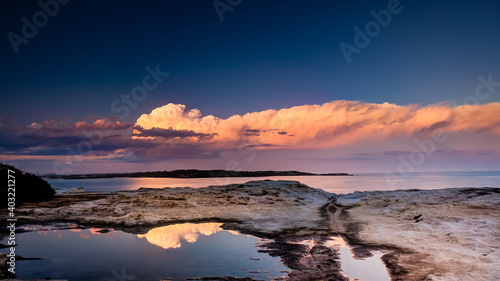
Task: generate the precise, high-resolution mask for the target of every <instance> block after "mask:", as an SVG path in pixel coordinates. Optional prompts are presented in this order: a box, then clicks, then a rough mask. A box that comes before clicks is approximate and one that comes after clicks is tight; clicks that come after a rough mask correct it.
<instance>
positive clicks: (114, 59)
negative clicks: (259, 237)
mask: <svg viewBox="0 0 500 281" xmlns="http://www.w3.org/2000/svg"><path fill="white" fill-rule="evenodd" d="M499 14H500V3H499V2H498V1H474V2H471V1H453V2H450V1H424V0H422V1H417V0H413V1H411V0H405V1H395V0H390V1H319V0H318V1H305V0H290V1H263V0H254V1H247V0H215V1H206V0H203V1H201V0H199V1H120V2H117V1H92V0H90V1H77V0H71V1H68V0H40V1H15V0H6V1H2V2H1V3H0V22H1V25H0V34H3V36H4V37H3V40H1V41H0V61H1V66H0V77H1V78H0V79H1V80H0V93H1V102H0V161H2V162H4V163H9V164H14V165H16V166H19V167H21V168H23V169H25V170H28V171H31V172H35V173H58V174H78V173H94V172H131V171H147V170H172V169H181V168H182V169H186V168H197V169H231V170H265V169H273V170H301V171H309V172H350V173H359V172H392V173H396V174H397V175H399V176H405V175H409V174H411V173H413V172H419V171H422V172H423V171H479V170H500V157H499V156H500V137H499V135H500V130H499V128H500V56H499V55H498V50H500V37H499V36H498V34H499V31H500V17H499V16H498V15H499Z"/></svg>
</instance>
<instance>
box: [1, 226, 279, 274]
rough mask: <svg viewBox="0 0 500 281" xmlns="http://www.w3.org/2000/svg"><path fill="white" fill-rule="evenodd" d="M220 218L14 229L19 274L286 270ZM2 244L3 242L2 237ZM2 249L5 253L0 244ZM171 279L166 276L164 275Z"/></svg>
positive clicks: (200, 272)
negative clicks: (142, 225) (134, 226)
mask: <svg viewBox="0 0 500 281" xmlns="http://www.w3.org/2000/svg"><path fill="white" fill-rule="evenodd" d="M221 225H222V224H220V223H202V224H190V223H187V224H178V225H170V226H164V227H158V228H154V229H151V230H150V231H148V232H147V233H146V234H139V235H135V234H130V233H125V232H122V231H118V230H109V229H99V228H90V229H78V228H73V229H62V230H61V229H52V228H50V227H49V228H47V227H43V228H42V227H41V228H39V229H33V227H32V226H31V227H30V228H27V229H30V230H32V231H30V232H25V233H18V234H17V237H16V238H17V239H16V240H17V242H18V244H19V245H18V246H17V254H18V255H20V256H23V257H27V258H42V260H22V261H17V264H16V273H17V274H18V276H19V277H20V278H22V279H41V278H46V277H51V278H53V279H69V280H76V281H80V280H85V281H92V280H99V281H104V280H110V281H111V280H115V281H116V280H144V281H148V280H154V281H157V280H164V279H167V280H183V279H184V278H186V277H204V276H205V277H206V276H220V275H228V276H237V277H253V278H255V279H259V280H271V279H272V278H273V277H278V276H284V275H286V274H285V273H283V271H284V270H285V271H286V270H288V268H287V267H285V266H284V265H283V264H282V263H281V262H280V261H279V258H275V257H271V256H269V255H267V254H266V253H259V252H257V249H256V247H255V246H256V244H257V243H260V242H262V240H261V239H258V238H256V237H253V236H248V235H238V233H237V232H233V231H232V232H229V231H226V230H223V229H222V228H221V227H220V226H221ZM2 243H4V244H7V241H6V240H5V239H4V241H2ZM1 252H6V249H2V250H1ZM168 278H171V279H168Z"/></svg>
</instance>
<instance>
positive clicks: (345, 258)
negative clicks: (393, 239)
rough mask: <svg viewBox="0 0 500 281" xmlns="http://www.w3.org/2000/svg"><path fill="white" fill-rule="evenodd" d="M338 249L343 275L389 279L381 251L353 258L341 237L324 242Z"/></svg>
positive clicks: (368, 278) (376, 279)
mask: <svg viewBox="0 0 500 281" xmlns="http://www.w3.org/2000/svg"><path fill="white" fill-rule="evenodd" d="M326 245H327V246H330V247H333V248H335V249H338V250H339V251H340V261H341V263H342V270H343V272H344V275H345V276H347V277H349V278H350V279H353V280H370V281H390V280H391V277H390V276H389V272H388V271H387V268H386V267H385V264H384V263H383V261H382V259H381V257H382V256H383V253H382V252H375V253H373V256H372V257H368V258H365V259H355V258H354V256H353V254H352V253H351V250H350V247H349V246H348V244H347V243H346V242H345V241H344V239H343V238H342V237H332V238H331V239H330V240H329V241H327V243H326Z"/></svg>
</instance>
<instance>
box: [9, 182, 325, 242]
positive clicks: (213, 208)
mask: <svg viewBox="0 0 500 281" xmlns="http://www.w3.org/2000/svg"><path fill="white" fill-rule="evenodd" d="M333 198H334V195H333V194H330V193H328V192H326V191H323V190H320V189H314V188H310V187H308V186H307V185H304V184H301V183H299V182H296V181H251V182H247V183H245V184H232V185H225V186H209V187H206V188H196V189H195V188H189V187H185V188H164V189H140V190H136V191H121V192H114V193H90V192H74V193H70V194H64V195H61V196H58V197H56V198H55V199H54V200H51V201H48V202H43V203H39V204H25V205H23V207H22V208H20V209H19V210H17V217H18V219H20V220H22V221H24V222H27V223H34V222H36V223H40V222H44V221H46V222H54V221H59V222H60V221H71V222H77V223H81V224H102V225H106V226H122V227H125V228H126V227H130V228H132V227H150V226H158V225H166V224H172V223H181V222H188V221H189V222H196V221H220V222H229V223H231V222H234V223H237V226H236V224H233V225H234V226H235V227H239V228H241V229H244V230H245V231H251V232H258V233H263V234H267V235H270V234H276V233H282V232H286V231H296V230H298V229H308V230H314V229H323V230H327V228H325V227H326V226H325V224H324V217H323V216H322V214H321V212H320V209H321V207H322V206H324V205H325V204H327V203H328V202H329V201H330V200H332V199H333Z"/></svg>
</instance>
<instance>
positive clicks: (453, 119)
mask: <svg viewBox="0 0 500 281" xmlns="http://www.w3.org/2000/svg"><path fill="white" fill-rule="evenodd" d="M136 125H137V126H140V127H141V128H143V129H146V130H150V129H153V128H155V129H156V130H158V129H170V130H179V131H183V130H189V131H191V132H192V134H203V135H210V136H213V141H216V143H217V144H218V145H219V146H232V145H234V144H235V143H238V142H239V141H241V140H250V141H252V143H254V144H260V145H261V147H274V148H275V147H286V148H287V149H290V148H292V149H293V148H296V149H304V148H305V149H308V148H326V147H335V146H339V145H346V144H352V143H355V142H357V141H360V140H363V139H367V138H369V139H370V140H372V141H377V140H383V139H388V138H394V137H397V136H401V135H403V136H411V135H415V136H417V135H418V136H424V137H425V136H426V135H429V134H430V133H432V132H433V131H434V130H437V129H440V130H442V131H443V132H448V133H453V132H469V133H475V132H485V131H486V132H490V133H492V134H493V135H496V136H498V135H500V103H489V104H485V105H462V106H457V107H453V106H450V105H447V104H434V105H429V106H419V105H404V106H402V105H396V104H390V103H383V104H375V103H363V102H358V101H332V102H328V103H325V104H322V105H302V106H295V107H291V108H283V109H279V110H274V109H269V110H265V111H260V112H252V113H247V114H245V115H233V116H231V117H229V118H227V119H222V118H218V117H216V116H213V115H207V116H202V115H201V113H200V111H199V110H198V109H192V110H189V111H187V110H186V107H185V106H184V105H182V104H172V103H170V104H167V105H165V106H162V107H159V108H156V109H154V110H153V111H152V112H151V113H149V114H143V115H142V116H141V117H140V118H139V119H138V120H137V122H136ZM152 135H153V134H149V135H148V136H149V137H151V136H152ZM171 141H179V142H183V141H185V140H183V139H171ZM191 141H203V139H201V138H199V137H198V138H196V139H191Z"/></svg>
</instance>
